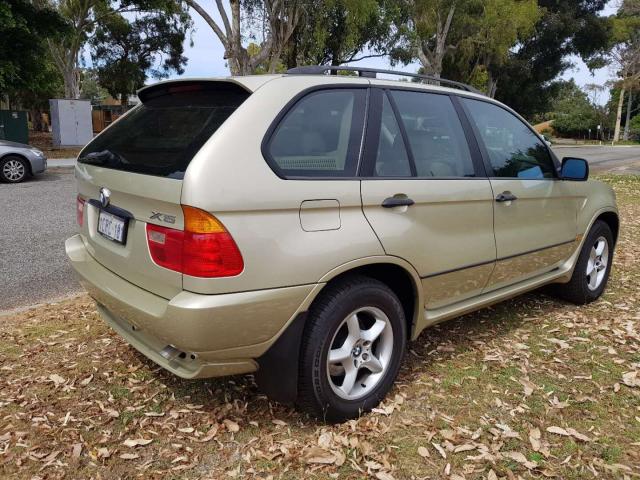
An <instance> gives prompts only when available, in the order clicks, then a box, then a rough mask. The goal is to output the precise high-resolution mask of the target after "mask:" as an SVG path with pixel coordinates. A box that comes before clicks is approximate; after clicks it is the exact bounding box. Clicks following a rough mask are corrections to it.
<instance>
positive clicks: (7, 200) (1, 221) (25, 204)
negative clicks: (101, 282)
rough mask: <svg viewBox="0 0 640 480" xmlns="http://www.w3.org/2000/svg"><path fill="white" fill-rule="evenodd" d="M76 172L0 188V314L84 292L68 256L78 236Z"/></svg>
mask: <svg viewBox="0 0 640 480" xmlns="http://www.w3.org/2000/svg"><path fill="white" fill-rule="evenodd" d="M75 190H76V188H75V179H74V177H73V170H71V169H69V168H67V169H50V170H49V171H47V172H46V173H45V174H44V175H39V176H37V177H35V178H33V179H30V180H27V181H26V182H24V183H19V184H16V185H10V184H6V183H2V184H0V311H2V310H8V309H11V308H14V307H18V306H23V305H31V304H34V303H40V302H44V301H46V300H49V299H53V298H58V297H62V296H64V295H67V294H70V293H73V292H75V291H78V290H79V288H80V287H79V285H78V283H77V282H76V280H75V278H74V276H73V273H72V271H71V267H69V265H68V264H67V261H66V257H65V254H64V240H65V239H66V238H67V237H69V236H71V235H72V234H73V233H74V232H75V231H76V216H75V198H76V194H75Z"/></svg>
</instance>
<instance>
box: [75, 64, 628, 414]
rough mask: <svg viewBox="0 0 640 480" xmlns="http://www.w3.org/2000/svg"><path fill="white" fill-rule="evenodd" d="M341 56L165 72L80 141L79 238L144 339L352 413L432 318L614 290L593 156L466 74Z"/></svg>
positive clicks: (153, 353) (187, 372)
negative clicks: (549, 294)
mask: <svg viewBox="0 0 640 480" xmlns="http://www.w3.org/2000/svg"><path fill="white" fill-rule="evenodd" d="M329 70H331V68H330V67H302V68H298V69H294V70H291V71H289V72H288V73H287V74H284V75H262V76H246V77H231V78H219V79H205V80H185V81H168V82H163V83H158V84H155V85H152V86H149V87H146V88H143V89H142V90H140V92H139V98H140V100H141V104H140V105H139V106H137V107H136V108H134V109H132V110H131V111H130V112H128V113H127V114H126V115H125V116H123V117H122V118H120V119H119V120H118V121H117V122H115V123H114V124H113V125H112V126H110V127H109V128H107V129H106V130H105V131H104V132H103V133H101V134H100V135H98V136H97V137H96V138H95V139H94V140H93V141H92V142H91V143H90V144H89V145H87V146H86V147H85V148H84V150H83V151H82V152H81V153H80V156H79V157H78V162H77V166H76V170H75V175H76V178H77V183H78V198H77V220H78V224H79V228H80V232H79V233H78V234H77V235H75V236H73V237H71V238H69V239H68V240H67V242H66V251H67V255H68V257H69V259H70V261H71V264H72V265H73V267H74V268H75V270H76V271H77V273H78V274H79V278H80V281H81V283H82V285H83V286H84V287H85V288H86V289H87V291H88V292H89V294H90V295H91V296H92V297H93V298H94V299H95V301H96V303H97V307H98V310H99V311H100V313H101V315H102V317H103V318H104V319H105V321H106V322H108V323H109V325H111V327H113V329H114V330H116V331H117V332H118V333H119V334H120V335H121V336H122V337H124V338H125V339H126V340H127V341H128V342H129V343H130V344H131V345H132V346H133V347H135V348H136V349H138V350H139V351H140V352H142V353H143V354H144V355H146V356H147V357H149V358H150V359H151V360H153V361H155V362H156V363H158V364H159V365H161V366H162V367H164V368H166V369H167V370H169V371H171V372H173V373H174V374H176V375H179V376H180V377H184V378H201V377H214V376H222V375H232V374H243V373H249V372H256V373H255V375H256V380H257V383H258V385H259V386H260V387H261V388H262V389H263V390H264V391H265V393H267V394H268V395H269V396H270V397H271V398H273V399H275V400H278V401H281V402H289V403H293V404H295V405H296V406H298V407H299V408H301V409H303V410H305V411H308V412H310V413H311V414H313V415H316V416H317V417H320V418H322V419H325V420H327V421H341V420H344V419H347V418H352V417H354V416H357V415H359V414H360V413H361V412H364V411H367V410H370V409H371V408H373V407H375V406H376V404H378V402H380V400H381V399H382V398H383V397H384V396H385V394H386V393H387V392H388V391H389V389H390V388H391V386H392V384H393V382H394V380H395V377H396V375H397V373H398V369H399V367H400V364H401V362H402V358H403V355H404V353H405V350H406V348H407V342H408V341H409V340H413V339H415V338H416V337H417V336H418V335H419V334H420V332H421V331H422V330H423V329H424V328H426V327H428V326H430V325H434V324H436V323H438V322H442V321H444V320H447V319H450V318H453V317H456V316H459V315H461V314H464V313H467V312H470V311H472V310H476V309H479V308H482V307H485V306H487V305H490V304H492V303H495V302H498V301H501V300H504V299H506V298H509V297H513V296H514V295H518V294H520V293H522V292H526V291H529V290H532V289H535V288H537V287H540V286H542V285H545V284H552V283H553V284H555V286H554V288H555V289H556V291H557V293H558V294H559V295H560V296H562V297H564V298H566V299H568V300H570V301H572V302H575V303H577V304H584V303H587V302H591V301H593V300H595V299H597V298H598V297H599V296H600V295H601V294H602V292H603V290H604V288H605V286H606V284H607V278H608V276H609V272H610V269H611V262H612V256H613V249H614V246H615V242H616V237H617V235H618V223H619V220H618V213H617V209H616V201H615V196H614V193H613V191H612V190H611V188H609V187H608V186H607V185H604V184H602V183H600V182H596V181H590V180H587V177H588V165H587V163H586V162H585V161H584V160H581V159H576V158H565V159H563V160H562V162H561V161H559V160H558V159H557V158H556V156H555V154H554V153H553V152H552V151H551V150H550V149H549V147H548V146H547V144H546V143H545V141H544V140H543V139H542V138H541V137H540V136H539V135H538V134H536V133H535V132H534V130H533V129H532V128H531V127H530V126H529V125H528V124H527V123H526V122H525V121H524V120H523V119H522V118H521V117H520V116H518V115H517V114H516V113H515V112H513V111H512V110H511V109H509V108H508V107H506V106H504V105H502V104H500V103H499V102H496V101H495V100H492V99H490V98H487V97H485V96H483V95H481V94H479V93H477V92H475V91H474V90H473V89H472V88H471V87H467V86H465V85H462V84H458V83H455V82H450V81H447V80H443V79H439V80H438V81H437V82H434V81H433V79H427V83H413V82H411V83H409V82H397V81H391V80H383V79H379V78H377V76H376V74H378V73H380V71H375V70H356V69H352V70H356V71H357V73H358V75H357V76H356V75H353V76H343V75H341V76H338V75H325V73H326V72H327V71H329ZM409 75H411V74H409ZM414 76H415V75H414ZM423 80H424V79H423Z"/></svg>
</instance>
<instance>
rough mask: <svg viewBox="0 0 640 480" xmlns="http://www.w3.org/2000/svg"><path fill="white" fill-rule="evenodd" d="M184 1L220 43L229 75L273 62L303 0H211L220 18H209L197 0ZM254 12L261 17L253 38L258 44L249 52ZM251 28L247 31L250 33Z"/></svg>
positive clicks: (252, 71) (287, 37)
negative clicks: (252, 51) (256, 35)
mask: <svg viewBox="0 0 640 480" xmlns="http://www.w3.org/2000/svg"><path fill="white" fill-rule="evenodd" d="M184 2H185V3H186V4H187V5H188V6H189V7H190V8H192V9H193V10H195V11H196V12H197V13H198V15H200V16H201V17H202V18H203V20H204V21H205V22H206V23H207V25H209V27H210V28H211V30H213V33H214V34H215V35H216V37H217V38H218V40H219V41H220V42H221V43H222V46H223V47H224V58H225V59H226V60H227V62H228V65H229V70H230V71H231V74H232V75H248V74H252V73H255V72H256V71H257V70H258V68H259V67H260V66H262V65H264V64H265V63H268V64H269V70H272V69H274V68H275V66H276V65H277V59H278V58H279V55H280V54H281V53H282V51H283V49H284V46H285V45H286V44H287V42H288V41H289V39H290V37H291V35H292V33H293V31H294V30H295V28H296V27H297V26H298V22H299V20H300V18H301V14H302V3H303V0H264V1H258V0H243V1H241V0H230V1H229V8H228V10H227V7H226V5H225V2H223V0H216V1H215V11H216V12H217V14H218V16H219V17H220V21H216V20H215V19H214V18H213V12H209V11H208V10H207V9H206V8H205V6H204V4H203V3H202V1H201V0H184ZM255 16H260V18H261V19H262V21H263V22H262V25H261V27H262V28H261V29H260V30H261V31H260V32H258V33H259V34H260V37H261V38H260V39H257V41H256V42H254V43H255V44H256V45H257V46H258V48H257V49H255V53H254V54H253V55H251V54H250V52H249V50H248V45H247V46H245V43H246V42H245V41H244V40H245V39H246V38H245V37H246V35H243V34H246V33H247V27H248V23H250V21H251V20H252V18H254V17H255ZM252 33H255V32H251V33H250V35H251V34H252Z"/></svg>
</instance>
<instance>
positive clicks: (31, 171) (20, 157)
mask: <svg viewBox="0 0 640 480" xmlns="http://www.w3.org/2000/svg"><path fill="white" fill-rule="evenodd" d="M7 157H18V158H19V159H20V160H22V161H23V162H24V164H25V165H26V167H27V173H28V174H29V175H31V176H33V170H32V169H31V161H30V160H29V159H28V158H27V157H25V156H24V155H22V154H21V153H15V152H7V153H5V154H4V155H0V162H2V161H3V160H4V159H5V158H7Z"/></svg>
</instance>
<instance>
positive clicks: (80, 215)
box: [76, 195, 85, 227]
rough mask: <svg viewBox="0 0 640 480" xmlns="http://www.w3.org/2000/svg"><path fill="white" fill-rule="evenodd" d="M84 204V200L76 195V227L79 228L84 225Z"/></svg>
mask: <svg viewBox="0 0 640 480" xmlns="http://www.w3.org/2000/svg"><path fill="white" fill-rule="evenodd" d="M84 203H85V200H84V198H82V197H80V195H78V197H77V198H76V221H77V222H78V225H79V226H80V227H81V226H82V224H83V223H84Z"/></svg>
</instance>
